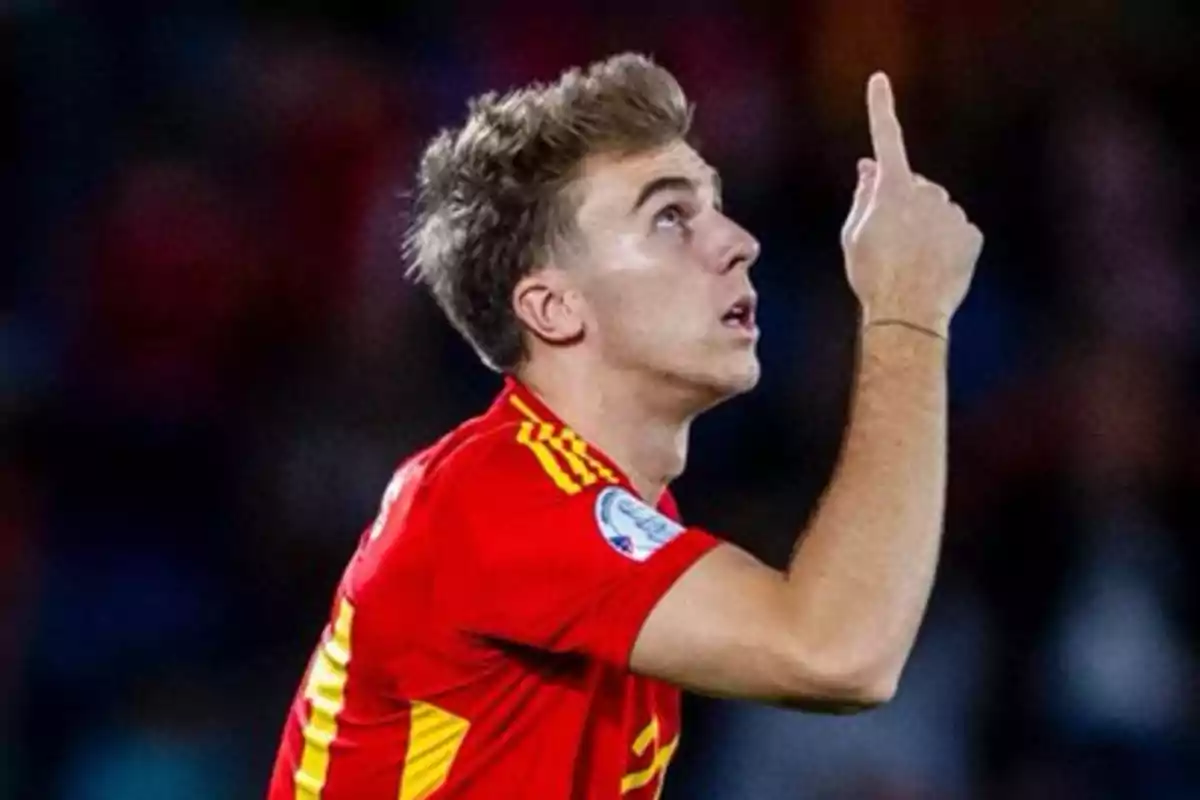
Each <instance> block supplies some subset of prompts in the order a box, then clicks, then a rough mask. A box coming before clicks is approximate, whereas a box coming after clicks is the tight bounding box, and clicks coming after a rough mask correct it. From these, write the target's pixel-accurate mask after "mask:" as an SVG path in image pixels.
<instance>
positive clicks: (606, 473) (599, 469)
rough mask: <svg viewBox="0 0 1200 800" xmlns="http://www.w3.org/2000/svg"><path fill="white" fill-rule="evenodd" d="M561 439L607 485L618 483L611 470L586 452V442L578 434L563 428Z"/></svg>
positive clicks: (618, 480)
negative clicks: (607, 483)
mask: <svg viewBox="0 0 1200 800" xmlns="http://www.w3.org/2000/svg"><path fill="white" fill-rule="evenodd" d="M562 438H563V440H564V441H566V442H569V445H568V446H569V447H570V448H571V451H572V452H574V453H575V454H576V455H578V456H579V457H580V458H582V459H583V460H584V461H586V462H587V463H588V465H590V466H591V468H592V469H594V470H595V471H596V473H597V474H598V475H599V476H600V477H601V478H604V480H606V481H608V482H609V483H620V479H619V478H617V476H616V474H615V473H614V472H613V471H612V470H611V469H609V468H608V467H606V466H604V464H602V463H600V461H599V460H598V459H597V458H596V457H595V456H593V455H592V454H591V453H589V452H588V449H587V442H585V441H584V440H583V439H580V438H579V434H577V433H575V431H573V430H571V429H570V428H563V432H562Z"/></svg>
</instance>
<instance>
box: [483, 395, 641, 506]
mask: <svg viewBox="0 0 1200 800" xmlns="http://www.w3.org/2000/svg"><path fill="white" fill-rule="evenodd" d="M496 408H497V409H498V410H499V411H500V413H501V414H504V415H505V416H507V417H508V418H510V419H513V420H517V421H522V422H531V423H533V424H534V425H538V426H550V428H551V429H553V433H552V435H554V436H557V437H561V438H563V439H566V440H571V441H575V442H578V445H576V446H581V447H583V448H584V451H585V452H586V453H587V454H588V456H590V458H592V459H595V460H596V461H598V462H600V464H602V465H603V466H604V467H605V468H607V469H608V470H611V471H612V472H613V473H614V474H615V476H616V477H617V478H618V479H619V481H620V483H622V484H624V485H625V486H626V488H629V487H630V486H631V485H632V484H631V483H630V481H629V477H628V476H627V475H626V474H625V473H624V471H622V470H621V468H620V467H618V466H617V464H616V462H614V461H613V460H612V459H611V458H609V457H608V456H607V455H606V454H605V453H604V452H603V451H602V450H600V448H598V447H596V446H595V445H594V444H592V443H591V442H588V441H585V440H584V439H583V437H581V436H579V435H578V434H577V433H575V431H573V430H572V429H571V427H570V426H569V425H567V424H566V423H565V422H563V421H562V418H560V417H559V416H558V415H557V414H555V413H554V411H553V409H551V408H550V406H548V405H546V403H545V402H543V400H542V399H541V398H540V397H538V396H537V394H536V393H535V392H534V391H533V390H532V389H530V388H529V387H528V386H526V385H525V384H523V383H521V382H520V381H519V380H517V379H516V378H514V377H512V376H511V375H506V376H505V377H504V388H503V390H501V392H500V396H499V397H497V398H496ZM548 433H549V431H548Z"/></svg>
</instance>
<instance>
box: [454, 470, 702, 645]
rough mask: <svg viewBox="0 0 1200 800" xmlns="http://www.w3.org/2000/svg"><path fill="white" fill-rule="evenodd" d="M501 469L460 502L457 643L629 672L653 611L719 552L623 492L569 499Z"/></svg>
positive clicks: (606, 490)
mask: <svg viewBox="0 0 1200 800" xmlns="http://www.w3.org/2000/svg"><path fill="white" fill-rule="evenodd" d="M506 466H507V470H506V473H505V478H504V480H502V481H500V483H499V484H498V485H492V486H490V487H489V488H488V489H476V490H475V491H468V492H467V493H466V494H465V495H460V500H459V503H460V504H461V505H460V508H459V509H458V510H459V513H458V514H457V515H456V516H457V517H458V518H459V519H462V520H463V521H464V528H465V529H464V530H462V531H460V532H459V533H460V534H461V536H455V539H456V541H461V543H462V547H461V548H460V550H461V551H460V552H454V553H449V554H447V555H448V556H449V558H448V560H447V561H445V562H444V568H445V569H446V570H449V571H451V572H452V573H454V574H453V575H452V576H451V580H450V581H449V585H450V586H452V587H454V588H453V590H452V592H451V593H450V596H449V597H447V598H446V602H447V603H448V604H449V605H450V606H451V608H449V609H447V610H449V611H450V612H451V613H452V614H453V616H454V618H455V620H456V621H457V623H458V624H459V626H460V627H461V628H462V630H463V631H464V632H467V633H471V634H475V635H479V636H485V637H491V638H496V639H501V640H505V641H509V642H514V643H518V644H522V645H527V646H530V647H535V648H539V649H544V650H550V651H555V652H578V653H583V654H586V655H589V656H591V657H594V658H598V659H601V660H604V661H608V662H610V663H613V664H618V665H621V666H627V665H628V663H629V655H630V651H631V650H632V649H633V645H634V642H635V641H636V639H637V636H638V634H639V632H640V631H641V628H642V625H643V623H644V622H645V620H646V617H647V616H649V614H650V612H651V610H653V608H654V606H655V605H656V604H657V603H658V601H659V600H660V599H661V598H662V596H663V595H664V594H666V592H667V590H668V589H669V588H670V587H671V585H672V584H673V583H674V582H675V581H676V580H677V579H678V578H679V576H680V575H682V574H683V573H684V572H685V571H686V570H687V569H688V568H689V567H690V566H691V565H692V564H694V563H695V562H696V561H697V559H699V558H700V557H701V556H702V555H703V554H704V553H706V552H708V551H709V550H711V549H712V548H713V547H714V546H715V545H716V544H717V543H718V540H717V539H715V538H714V537H712V536H710V535H709V534H707V533H705V532H703V531H701V530H698V529H694V528H686V527H684V526H682V525H681V524H679V523H678V522H676V521H675V520H674V519H672V518H671V517H670V516H667V515H666V514H663V513H661V512H660V511H659V510H657V509H655V508H653V507H651V506H650V505H649V504H647V503H645V502H643V501H642V500H641V499H639V498H638V497H636V496H635V495H634V494H633V493H632V492H630V491H629V490H628V489H627V488H625V487H623V486H621V485H615V484H611V483H604V482H597V483H595V484H593V485H591V486H588V487H586V488H580V489H579V490H578V491H575V492H567V491H563V490H561V489H560V488H558V487H555V486H554V485H553V484H550V483H549V482H547V481H546V480H545V476H544V475H541V474H539V473H538V472H537V471H536V470H531V469H529V465H527V464H524V463H521V462H520V461H519V460H516V461H515V463H509V464H507V465H506ZM535 466H536V465H535Z"/></svg>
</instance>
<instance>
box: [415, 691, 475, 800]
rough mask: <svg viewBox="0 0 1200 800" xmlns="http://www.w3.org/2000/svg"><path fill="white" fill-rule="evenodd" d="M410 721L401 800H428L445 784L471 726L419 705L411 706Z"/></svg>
mask: <svg viewBox="0 0 1200 800" xmlns="http://www.w3.org/2000/svg"><path fill="white" fill-rule="evenodd" d="M410 719H411V724H410V726H409V732H408V752H407V753H406V754H405V756H404V777H403V780H402V782H401V783H400V800H425V799H426V798H427V797H429V796H430V795H432V794H433V793H434V792H436V791H437V790H438V789H440V788H442V785H443V784H445V783H446V777H447V776H448V775H449V774H450V768H451V767H452V766H454V759H455V758H456V757H457V756H458V749H459V748H460V747H461V746H462V743H463V739H465V738H466V736H467V730H468V729H469V728H470V727H471V723H469V722H467V721H466V720H465V719H463V718H462V717H459V716H456V715H455V714H451V713H450V712H449V711H445V710H444V709H441V708H438V707H437V706H435V705H430V704H429V703H422V702H420V701H417V702H414V703H413V704H412V710H411V711H410Z"/></svg>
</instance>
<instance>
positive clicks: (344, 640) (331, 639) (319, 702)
mask: <svg viewBox="0 0 1200 800" xmlns="http://www.w3.org/2000/svg"><path fill="white" fill-rule="evenodd" d="M353 624H354V606H352V605H350V603H349V601H347V600H346V599H345V598H342V599H341V601H340V602H339V604H338V613H337V619H335V620H334V622H333V630H331V631H330V630H327V631H326V635H325V637H324V641H322V643H321V646H320V647H319V648H318V649H317V653H316V655H315V656H314V657H313V663H312V667H311V668H310V669H309V673H308V682H307V683H306V684H305V687H304V697H305V699H306V700H308V703H309V712H308V721H307V722H306V723H305V725H304V730H303V736H304V751H303V752H302V753H301V755H300V766H299V768H298V769H297V770H296V774H295V786H296V800H320V798H321V791H322V790H323V789H324V788H325V780H326V778H328V776H329V748H330V746H331V745H332V744H333V741H334V740H335V739H336V738H337V731H338V715H339V714H341V712H342V707H343V706H344V705H345V702H346V675H347V673H346V670H347V669H348V667H349V666H350V628H351V626H352V625H353Z"/></svg>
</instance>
